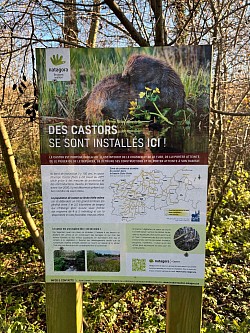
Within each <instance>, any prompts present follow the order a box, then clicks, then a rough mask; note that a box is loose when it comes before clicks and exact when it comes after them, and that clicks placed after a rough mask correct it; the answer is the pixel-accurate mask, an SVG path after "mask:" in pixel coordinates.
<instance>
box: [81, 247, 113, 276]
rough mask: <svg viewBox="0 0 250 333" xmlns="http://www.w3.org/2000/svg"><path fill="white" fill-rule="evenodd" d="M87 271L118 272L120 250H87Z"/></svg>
mask: <svg viewBox="0 0 250 333" xmlns="http://www.w3.org/2000/svg"><path fill="white" fill-rule="evenodd" d="M87 271H88V272H119V271H120V252H119V251H109V250H95V251H88V252H87Z"/></svg>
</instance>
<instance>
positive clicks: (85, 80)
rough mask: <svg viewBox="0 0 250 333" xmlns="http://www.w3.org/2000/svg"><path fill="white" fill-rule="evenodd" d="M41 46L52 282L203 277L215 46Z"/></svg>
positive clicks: (193, 281) (196, 281) (193, 280)
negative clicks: (211, 83) (209, 129)
mask: <svg viewBox="0 0 250 333" xmlns="http://www.w3.org/2000/svg"><path fill="white" fill-rule="evenodd" d="M36 51H37V52H36V60H37V71H38V85H39V87H38V88H39V108H40V134H41V172H42V189H43V214H44V235H45V255H46V281H47V282H75V281H80V282H121V283H166V284H180V285H181V284H182V285H194V286H201V285H203V284H204V266H205V237H206V236H205V230H206V203H207V173H208V127H209V89H210V68H211V47H210V46H183V47H152V48H151V47H145V48H109V49H84V48H74V49H73V48H72V49H71V48H49V49H37V50H36Z"/></svg>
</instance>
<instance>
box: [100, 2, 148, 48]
mask: <svg viewBox="0 0 250 333" xmlns="http://www.w3.org/2000/svg"><path fill="white" fill-rule="evenodd" d="M105 3H106V5H107V6H109V8H110V9H111V10H112V11H113V13H114V14H115V15H116V17H117V18H118V19H119V20H120V22H121V23H122V24H123V25H124V27H125V28H126V29H127V31H128V32H129V33H130V36H131V38H133V39H134V41H136V42H137V43H138V44H139V45H140V46H150V45H149V43H148V41H147V40H146V39H144V38H143V37H142V35H141V34H140V33H139V32H138V31H137V30H136V29H135V27H134V26H133V24H132V23H131V22H130V21H129V20H128V19H127V17H126V16H125V14H124V13H123V11H122V10H121V8H120V7H119V6H118V4H117V3H116V2H115V1H114V0H105Z"/></svg>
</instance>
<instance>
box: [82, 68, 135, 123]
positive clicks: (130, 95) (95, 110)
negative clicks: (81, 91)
mask: <svg viewBox="0 0 250 333" xmlns="http://www.w3.org/2000/svg"><path fill="white" fill-rule="evenodd" d="M136 96H137V95H136V93H135V91H134V90H133V89H132V88H131V86H130V85H129V82H128V80H127V79H126V77H122V74H121V73H119V74H113V75H109V76H107V77H105V78H104V79H102V80H101V81H99V82H98V83H97V84H96V85H95V86H94V88H93V90H92V92H91V94H90V96H89V98H88V100H87V103H86V111H85V113H86V119H87V120H88V121H99V120H101V119H119V120H122V119H124V118H126V117H127V116H128V115H129V107H130V101H132V100H134V99H135V98H136Z"/></svg>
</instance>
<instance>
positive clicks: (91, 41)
mask: <svg viewBox="0 0 250 333" xmlns="http://www.w3.org/2000/svg"><path fill="white" fill-rule="evenodd" d="M99 4H100V0H94V6H93V11H92V18H91V24H90V29H89V38H88V41H87V45H88V47H95V45H96V38H97V33H98V28H99V22H100V17H99V14H100V9H101V6H100V5H99Z"/></svg>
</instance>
